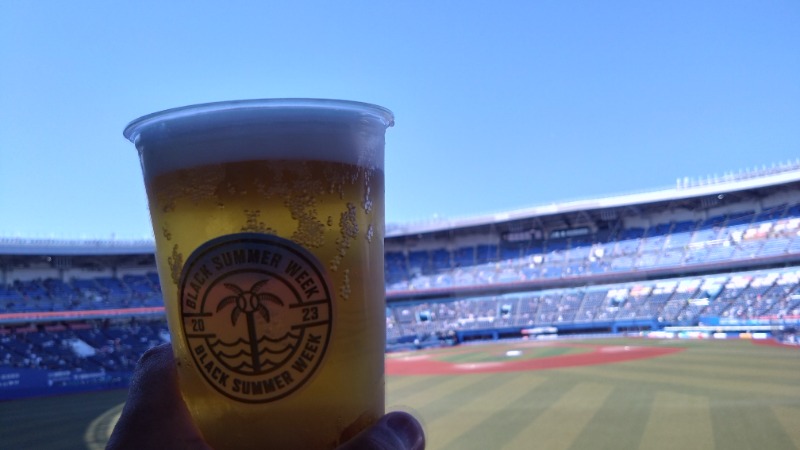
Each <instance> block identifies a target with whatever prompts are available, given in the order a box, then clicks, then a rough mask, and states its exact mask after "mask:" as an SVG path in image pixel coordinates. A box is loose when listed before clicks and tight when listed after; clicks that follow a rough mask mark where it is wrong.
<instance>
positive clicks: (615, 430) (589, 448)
mask: <svg viewBox="0 0 800 450" xmlns="http://www.w3.org/2000/svg"><path fill="white" fill-rule="evenodd" d="M654 399H655V391H654V390H653V389H652V388H651V387H650V386H647V385H646V384H644V383H631V382H619V383H618V384H616V385H614V390H613V391H612V392H611V395H609V396H608V398H607V399H606V401H605V403H603V406H602V407H601V408H600V409H599V410H598V411H597V413H596V414H595V415H594V417H593V418H592V420H591V421H590V422H589V423H588V424H587V425H586V427H584V429H583V432H582V433H581V434H580V436H578V438H577V439H576V440H575V442H574V443H573V445H572V449H575V450H622V449H638V448H639V444H640V442H641V440H642V434H643V433H644V430H645V427H646V425H647V421H648V419H649V417H650V410H651V409H652V407H653V400H654Z"/></svg>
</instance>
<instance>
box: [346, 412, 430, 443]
mask: <svg viewBox="0 0 800 450" xmlns="http://www.w3.org/2000/svg"><path fill="white" fill-rule="evenodd" d="M424 448H425V433H424V431H423V430H422V425H420V423H419V422H418V421H417V419H415V418H414V416H412V415H411V414H408V413H406V412H402V411H395V412H391V413H389V414H386V415H385V416H383V417H382V418H381V420H379V421H378V423H376V424H375V425H373V426H371V427H370V428H368V429H366V430H364V431H363V432H362V433H361V434H359V435H358V436H356V437H355V438H353V440H351V441H349V442H347V443H346V444H345V445H343V446H341V447H339V450H423V449H424Z"/></svg>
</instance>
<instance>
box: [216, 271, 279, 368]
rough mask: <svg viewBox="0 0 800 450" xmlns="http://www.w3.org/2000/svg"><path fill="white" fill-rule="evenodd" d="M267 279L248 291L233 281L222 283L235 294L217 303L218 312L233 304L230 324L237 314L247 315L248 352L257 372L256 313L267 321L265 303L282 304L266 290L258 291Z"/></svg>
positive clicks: (236, 317) (235, 319)
mask: <svg viewBox="0 0 800 450" xmlns="http://www.w3.org/2000/svg"><path fill="white" fill-rule="evenodd" d="M267 281H269V279H265V280H260V281H257V282H256V283H255V284H254V285H253V286H252V287H251V288H250V290H248V291H245V290H244V289H242V288H240V287H239V286H237V285H235V284H233V283H224V286H225V287H226V288H228V289H229V290H231V291H233V292H234V293H235V294H236V295H231V296H229V297H225V298H223V299H222V301H220V302H219V305H217V312H220V311H221V310H222V309H223V308H225V307H226V306H228V305H235V306H234V307H233V309H232V310H231V324H232V325H236V322H237V321H238V320H239V316H240V315H241V314H242V313H244V315H245V317H247V334H248V336H249V339H250V353H251V357H252V359H253V371H254V372H258V371H259V370H261V358H260V356H259V353H258V336H256V319H255V315H256V313H258V314H261V317H263V318H264V320H265V321H266V322H267V323H269V320H270V317H269V309H267V303H268V302H272V303H275V304H277V305H281V306H283V301H281V299H280V298H279V297H278V296H276V295H273V294H269V293H266V292H263V293H262V292H259V290H261V288H262V287H263V286H264V285H265V284H267Z"/></svg>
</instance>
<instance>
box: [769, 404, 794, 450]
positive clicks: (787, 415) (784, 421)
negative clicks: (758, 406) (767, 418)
mask: <svg viewBox="0 0 800 450" xmlns="http://www.w3.org/2000/svg"><path fill="white" fill-rule="evenodd" d="M772 412H773V413H774V414H775V418H776V419H777V420H778V422H779V423H780V424H781V426H783V430H784V431H785V432H786V435H787V436H788V437H789V439H791V440H792V443H793V444H794V446H795V447H796V448H800V408H790V407H787V406H781V405H773V406H772Z"/></svg>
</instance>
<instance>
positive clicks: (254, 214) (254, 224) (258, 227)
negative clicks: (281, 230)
mask: <svg viewBox="0 0 800 450" xmlns="http://www.w3.org/2000/svg"><path fill="white" fill-rule="evenodd" d="M244 215H245V217H246V222H245V225H244V226H243V227H242V228H241V231H252V232H255V233H269V234H277V233H276V232H275V230H274V229H273V228H270V227H268V226H267V224H266V223H264V221H261V220H258V219H259V218H260V216H261V210H260V209H256V210H252V211H251V210H249V209H245V210H244Z"/></svg>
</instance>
